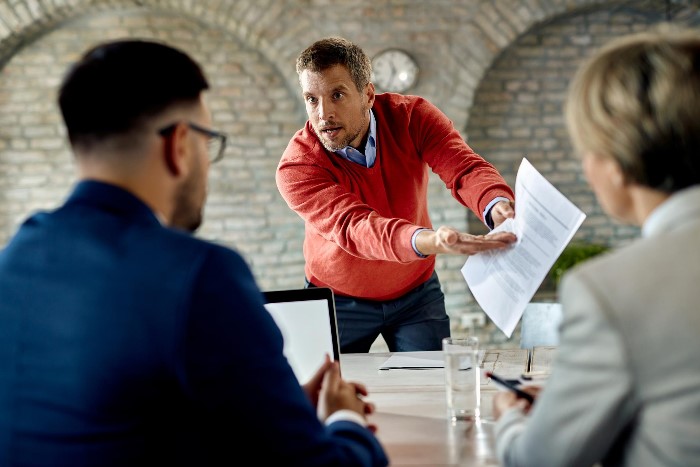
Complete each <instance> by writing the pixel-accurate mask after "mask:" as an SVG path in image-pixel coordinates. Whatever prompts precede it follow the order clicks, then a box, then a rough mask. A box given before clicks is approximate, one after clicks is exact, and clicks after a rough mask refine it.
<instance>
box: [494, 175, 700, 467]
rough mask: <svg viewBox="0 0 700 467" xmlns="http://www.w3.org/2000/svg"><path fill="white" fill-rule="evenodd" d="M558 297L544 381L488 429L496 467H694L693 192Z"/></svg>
mask: <svg viewBox="0 0 700 467" xmlns="http://www.w3.org/2000/svg"><path fill="white" fill-rule="evenodd" d="M642 233H643V235H642V238H641V239H639V240H637V241H635V242H633V243H632V244H630V245H628V246H626V247H624V248H621V249H618V250H617V251H615V252H613V253H609V254H604V255H602V256H599V257H597V258H595V259H592V260H589V261H587V262H586V263H584V264H582V265H581V266H579V267H577V268H575V269H573V270H572V271H571V272H570V273H569V274H568V275H566V276H565V277H564V279H563V281H562V284H561V288H560V299H561V302H562V308H563V314H564V317H563V320H562V323H561V326H560V345H559V350H558V352H557V357H556V359H555V362H554V365H553V368H552V374H551V376H550V378H549V380H548V381H547V383H546V386H545V389H544V390H543V392H542V393H541V394H540V397H539V398H538V399H537V401H536V402H535V404H534V406H533V408H532V411H531V412H530V415H528V416H525V415H523V414H522V413H521V411H520V410H518V409H511V410H509V411H507V412H505V413H504V414H503V416H502V417H501V418H500V419H499V421H498V423H497V425H496V438H497V440H496V444H497V446H496V448H497V452H498V456H499V459H500V460H501V462H502V463H503V464H504V465H518V466H521V465H522V466H524V465H532V466H538V467H544V466H550V465H551V466H567V467H572V466H591V465H594V464H596V463H599V464H602V465H624V466H635V467H637V466H641V467H647V466H662V465H663V466H683V467H687V466H700V187H696V188H691V189H687V190H684V191H682V192H679V193H677V194H675V195H674V196H672V197H671V198H670V199H669V200H667V201H666V202H665V203H664V204H662V205H661V206H659V207H658V208H657V209H656V210H655V211H654V212H653V213H652V215H651V216H650V217H649V219H647V221H646V223H645V225H644V227H643V230H642Z"/></svg>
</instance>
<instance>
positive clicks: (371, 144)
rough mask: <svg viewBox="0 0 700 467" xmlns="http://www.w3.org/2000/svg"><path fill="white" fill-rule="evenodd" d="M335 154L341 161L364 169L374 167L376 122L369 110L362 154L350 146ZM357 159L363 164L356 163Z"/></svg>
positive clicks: (375, 157)
mask: <svg viewBox="0 0 700 467" xmlns="http://www.w3.org/2000/svg"><path fill="white" fill-rule="evenodd" d="M335 153H336V154H338V155H339V156H340V157H342V158H343V159H347V160H349V161H352V162H356V163H358V164H361V165H364V166H365V167H372V166H373V165H374V161H375V160H376V159H377V121H376V120H375V118H374V112H372V110H371V109H370V110H369V135H368V136H367V143H365V150H364V154H363V153H362V152H360V151H358V150H357V149H355V148H353V147H352V146H345V147H344V148H343V149H339V150H337V151H335ZM358 159H359V160H363V162H358Z"/></svg>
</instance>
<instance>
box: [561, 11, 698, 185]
mask: <svg viewBox="0 0 700 467" xmlns="http://www.w3.org/2000/svg"><path fill="white" fill-rule="evenodd" d="M565 117H566V124H567V129H568V131H569V135H570V137H571V141H572V143H573V146H574V148H575V149H576V150H577V152H579V153H587V152H590V153H594V154H597V155H599V156H604V157H611V158H614V159H615V160H616V161H617V163H618V164H619V165H620V167H621V168H622V171H623V173H624V174H625V176H626V178H627V180H628V181H630V182H633V183H637V184H641V185H644V186H649V187H652V188H655V189H659V190H662V191H665V192H669V193H670V192H674V191H678V190H680V189H683V188H686V187H688V186H691V185H695V184H698V183H700V163H699V162H698V161H699V160H700V30H697V29H686V28H680V27H676V26H672V25H670V24H662V25H659V26H657V27H656V28H654V29H652V30H649V31H645V32H642V33H636V34H631V35H628V36H624V37H621V38H618V39H615V40H613V41H611V42H610V43H608V44H607V45H605V46H603V47H602V48H601V49H600V50H598V51H597V52H596V53H594V54H593V56H591V57H590V58H589V59H588V60H587V61H586V62H585V63H584V64H583V65H582V66H581V67H580V68H579V70H578V71H577V73H576V75H575V76H574V79H573V81H572V82H571V85H570V87H569V92H568V96H567V99H566V102H565Z"/></svg>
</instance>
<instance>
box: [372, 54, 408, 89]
mask: <svg viewBox="0 0 700 467" xmlns="http://www.w3.org/2000/svg"><path fill="white" fill-rule="evenodd" d="M372 74H373V78H372V81H373V82H374V84H375V85H376V86H377V87H378V88H379V90H381V91H387V92H405V91H406V90H408V89H410V88H411V87H413V85H415V84H416V81H417V79H418V65H417V64H416V61H415V60H414V59H413V57H411V56H410V55H409V54H408V53H406V52H404V51H403V50H400V49H388V50H384V51H383V52H380V53H378V54H377V55H376V56H375V57H374V58H373V59H372Z"/></svg>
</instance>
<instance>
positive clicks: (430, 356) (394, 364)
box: [379, 351, 483, 370]
mask: <svg viewBox="0 0 700 467" xmlns="http://www.w3.org/2000/svg"><path fill="white" fill-rule="evenodd" d="M482 358H483V355H481V354H480V356H479V361H481V359H482ZM464 365H467V364H466V363H465V364H464ZM431 368H445V360H444V357H443V355H442V352H436V351H415V352H396V353H394V354H393V355H391V356H390V357H389V358H387V359H386V361H385V362H384V363H382V366H380V367H379V369H380V370H428V369H431ZM468 368H469V366H463V367H462V368H460V369H461V370H466V369H468Z"/></svg>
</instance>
